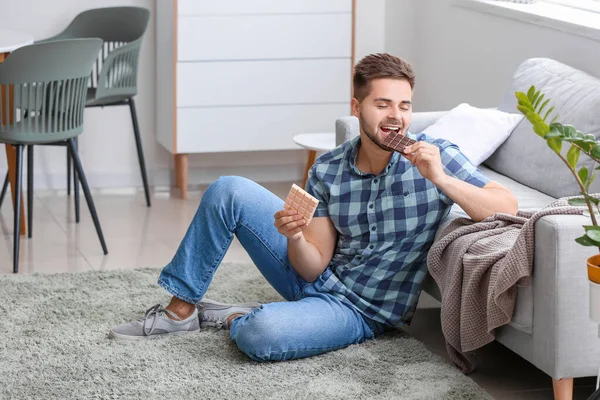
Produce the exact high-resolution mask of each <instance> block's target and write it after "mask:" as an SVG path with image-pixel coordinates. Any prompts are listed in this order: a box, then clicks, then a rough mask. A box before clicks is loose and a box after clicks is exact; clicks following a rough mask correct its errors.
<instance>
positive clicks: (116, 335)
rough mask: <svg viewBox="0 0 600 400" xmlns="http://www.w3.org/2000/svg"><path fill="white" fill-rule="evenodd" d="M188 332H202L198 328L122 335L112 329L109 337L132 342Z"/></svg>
mask: <svg viewBox="0 0 600 400" xmlns="http://www.w3.org/2000/svg"><path fill="white" fill-rule="evenodd" d="M188 333H200V329H196V330H193V331H179V332H169V333H159V334H156V335H148V336H130V335H122V334H120V333H116V332H113V331H110V332H109V333H108V337H109V339H115V340H120V341H124V342H132V341H136V340H148V339H156V338H159V337H165V336H177V335H185V334H188Z"/></svg>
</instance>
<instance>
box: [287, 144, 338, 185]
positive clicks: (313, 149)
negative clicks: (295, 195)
mask: <svg viewBox="0 0 600 400" xmlns="http://www.w3.org/2000/svg"><path fill="white" fill-rule="evenodd" d="M294 142H295V143H296V144H297V145H300V146H302V147H304V148H305V149H306V150H308V161H307V162H306V169H305V170H304V179H303V180H302V188H303V189H304V188H305V187H306V180H307V179H308V171H309V170H310V167H312V165H313V164H314V163H315V158H316V157H317V151H329V150H332V149H334V148H335V133H301V134H299V135H296V136H294Z"/></svg>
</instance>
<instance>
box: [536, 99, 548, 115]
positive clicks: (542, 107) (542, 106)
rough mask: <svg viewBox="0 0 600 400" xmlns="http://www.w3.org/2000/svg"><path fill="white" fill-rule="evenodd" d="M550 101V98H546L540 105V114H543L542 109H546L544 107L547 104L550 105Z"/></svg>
mask: <svg viewBox="0 0 600 400" xmlns="http://www.w3.org/2000/svg"><path fill="white" fill-rule="evenodd" d="M549 101H550V99H546V101H545V102H544V103H543V104H542V105H541V106H540V109H539V110H538V114H540V115H541V114H542V111H544V108H546V105H548V102H549Z"/></svg>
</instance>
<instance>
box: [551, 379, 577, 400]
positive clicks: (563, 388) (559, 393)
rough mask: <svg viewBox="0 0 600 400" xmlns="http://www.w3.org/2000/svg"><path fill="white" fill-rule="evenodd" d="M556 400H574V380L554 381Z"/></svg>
mask: <svg viewBox="0 0 600 400" xmlns="http://www.w3.org/2000/svg"><path fill="white" fill-rule="evenodd" d="M552 388H553V389H554V400H573V378H563V379H554V378H553V379H552Z"/></svg>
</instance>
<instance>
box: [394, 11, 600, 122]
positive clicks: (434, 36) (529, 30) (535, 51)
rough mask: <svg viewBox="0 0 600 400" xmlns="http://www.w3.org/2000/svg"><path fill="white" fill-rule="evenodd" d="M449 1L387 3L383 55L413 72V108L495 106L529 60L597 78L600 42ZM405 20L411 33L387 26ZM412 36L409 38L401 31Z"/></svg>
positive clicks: (599, 67)
mask: <svg viewBox="0 0 600 400" xmlns="http://www.w3.org/2000/svg"><path fill="white" fill-rule="evenodd" d="M451 3H452V0H418V1H417V0H387V3H386V11H387V18H386V21H387V25H386V33H385V45H386V51H388V52H390V53H393V54H395V55H398V56H400V57H406V59H407V60H409V61H410V62H411V63H412V64H413V67H414V69H415V73H416V76H417V83H416V86H415V110H416V111H434V110H446V109H450V108H452V107H454V106H456V105H458V104H459V103H461V102H468V103H470V104H472V105H474V106H478V107H493V106H497V105H498V103H499V102H500V101H501V99H502V98H503V96H504V94H505V92H506V91H507V90H508V88H509V83H510V80H511V77H512V74H513V72H514V71H515V69H516V68H517V66H518V65H519V63H521V62H522V61H523V60H525V59H526V58H530V57H549V58H554V59H556V60H558V61H561V62H563V63H565V64H568V65H571V66H573V67H575V68H578V69H581V70H583V71H585V72H587V73H589V74H592V75H594V76H598V77H600V41H596V40H593V39H588V38H585V37H582V36H576V35H573V34H570V33H566V32H562V31H558V30H555V29H551V28H545V27H541V26H538V25H534V24H532V23H525V22H520V21H516V20H513V19H509V18H506V17H501V16H497V15H491V14H484V13H481V12H477V11H473V10H468V9H464V8H460V7H457V6H454V5H452V4H451ZM394 20H400V21H403V23H405V24H408V26H410V29H406V30H403V29H402V26H401V25H397V26H395V25H393V24H391V23H390V21H394ZM406 31H409V32H410V31H412V33H409V40H406V38H405V37H404V33H405V32H406Z"/></svg>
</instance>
